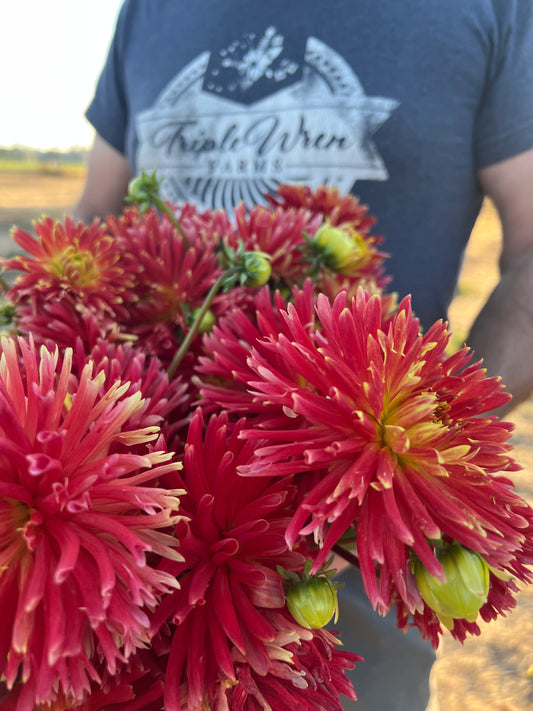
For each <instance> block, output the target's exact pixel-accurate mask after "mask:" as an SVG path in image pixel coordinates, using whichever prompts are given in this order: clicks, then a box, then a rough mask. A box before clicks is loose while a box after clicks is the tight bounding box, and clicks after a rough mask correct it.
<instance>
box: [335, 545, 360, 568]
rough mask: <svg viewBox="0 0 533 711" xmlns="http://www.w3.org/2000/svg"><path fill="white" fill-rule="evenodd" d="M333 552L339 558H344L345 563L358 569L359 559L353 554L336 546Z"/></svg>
mask: <svg viewBox="0 0 533 711" xmlns="http://www.w3.org/2000/svg"><path fill="white" fill-rule="evenodd" d="M333 552H334V553H336V554H337V555H339V556H340V557H341V558H344V560H345V561H346V562H347V563H350V564H351V565H353V566H355V567H356V568H359V558H358V557H357V556H356V555H355V554H354V553H350V551H348V550H346V548H343V547H342V546H339V545H338V544H337V545H335V546H333Z"/></svg>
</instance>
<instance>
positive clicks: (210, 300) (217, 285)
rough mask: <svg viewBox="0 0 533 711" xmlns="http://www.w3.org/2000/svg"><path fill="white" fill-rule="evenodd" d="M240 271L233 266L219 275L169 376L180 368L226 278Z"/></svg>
mask: <svg viewBox="0 0 533 711" xmlns="http://www.w3.org/2000/svg"><path fill="white" fill-rule="evenodd" d="M238 271H239V268H238V267H231V268H230V269H227V270H226V271H225V272H223V273H222V274H221V275H220V276H219V277H218V279H217V280H216V282H215V283H214V284H213V286H212V287H211V289H210V291H209V293H208V294H207V296H206V297H205V301H204V303H203V304H202V307H201V308H200V310H199V311H198V314H197V315H196V318H195V319H194V321H193V324H192V326H191V327H190V329H189V331H188V332H187V335H186V336H185V338H184V339H183V342H182V344H181V346H180V347H179V349H178V350H177V352H176V354H175V356H174V358H173V359H172V362H171V364H170V365H169V367H168V371H167V372H168V377H169V378H173V377H174V375H175V374H176V371H177V369H178V368H179V366H180V363H181V361H182V360H183V358H184V357H185V354H186V353H187V351H188V350H189V348H190V345H191V343H192V342H193V339H194V337H195V336H196V334H197V333H198V331H199V329H200V325H201V323H202V321H203V318H204V316H205V315H206V313H207V311H208V309H209V307H210V306H211V304H212V303H213V299H214V298H215V296H216V295H217V294H218V292H219V291H220V289H221V287H222V286H223V285H224V282H225V281H226V279H227V278H228V277H229V276H231V275H232V274H235V273H236V272H238Z"/></svg>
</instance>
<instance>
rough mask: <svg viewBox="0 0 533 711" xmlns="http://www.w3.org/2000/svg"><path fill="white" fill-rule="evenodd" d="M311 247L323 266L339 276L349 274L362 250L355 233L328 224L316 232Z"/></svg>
mask: <svg viewBox="0 0 533 711" xmlns="http://www.w3.org/2000/svg"><path fill="white" fill-rule="evenodd" d="M313 246H314V248H315V250H316V252H318V254H319V255H320V258H321V260H322V263H323V264H324V266H326V267H328V269H331V270H333V271H335V272H339V273H340V274H349V273H350V270H351V269H352V267H353V265H354V264H355V263H356V262H357V261H358V260H359V259H360V258H361V253H362V251H363V250H364V245H363V243H362V240H361V238H360V237H359V235H358V234H357V232H355V231H352V232H350V231H347V230H345V229H342V228H341V227H333V225H330V224H329V222H326V223H324V224H323V225H322V227H320V229H319V230H318V231H317V233H316V234H315V236H314V238H313Z"/></svg>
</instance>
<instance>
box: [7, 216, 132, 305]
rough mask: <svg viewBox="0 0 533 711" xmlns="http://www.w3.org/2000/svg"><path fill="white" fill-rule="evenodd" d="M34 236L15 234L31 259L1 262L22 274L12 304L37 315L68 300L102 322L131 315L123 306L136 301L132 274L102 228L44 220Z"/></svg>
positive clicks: (26, 257)
mask: <svg viewBox="0 0 533 711" xmlns="http://www.w3.org/2000/svg"><path fill="white" fill-rule="evenodd" d="M35 232H36V234H37V238H34V237H32V236H31V235H29V234H28V233H27V232H25V231H24V230H22V229H20V228H16V229H15V230H14V231H13V239H14V240H15V242H17V244H19V245H20V246H21V247H22V248H23V249H24V250H25V251H26V252H27V253H28V254H27V255H19V256H16V257H14V258H13V259H2V260H0V264H1V265H2V267H3V268H4V269H16V270H18V271H21V272H23V273H22V274H21V275H19V276H18V277H17V279H16V281H15V284H14V286H13V287H12V288H11V289H10V291H9V293H8V296H9V298H10V300H11V301H12V303H14V304H15V305H17V306H25V307H32V308H33V311H35V310H37V311H38V308H39V305H40V304H44V303H47V302H50V301H53V300H60V301H61V300H62V299H65V298H66V299H70V300H71V301H72V302H73V303H75V304H76V303H79V304H81V305H82V306H83V307H85V308H89V309H91V310H92V311H94V312H95V313H99V314H101V315H102V317H105V316H110V315H111V316H113V315H115V313H116V312H117V311H119V312H124V313H126V311H124V306H123V304H124V302H125V301H134V300H135V296H134V294H133V292H132V287H133V274H132V273H131V270H130V269H127V268H125V264H124V262H123V260H122V258H121V251H120V247H119V245H118V244H117V243H116V242H115V240H114V239H113V236H112V235H110V234H109V233H108V232H107V231H106V229H105V228H104V227H103V226H102V225H100V224H98V222H96V221H95V222H93V223H92V224H91V225H89V226H86V225H84V224H83V223H81V222H79V223H74V222H73V220H72V219H70V218H69V217H67V218H66V219H65V222H64V224H62V223H61V222H58V221H54V220H52V218H51V217H45V218H43V219H42V220H41V221H39V222H36V223H35Z"/></svg>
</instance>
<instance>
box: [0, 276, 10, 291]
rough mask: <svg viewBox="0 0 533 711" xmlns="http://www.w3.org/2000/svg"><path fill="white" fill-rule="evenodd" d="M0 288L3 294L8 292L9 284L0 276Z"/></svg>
mask: <svg viewBox="0 0 533 711" xmlns="http://www.w3.org/2000/svg"><path fill="white" fill-rule="evenodd" d="M0 286H1V287H2V289H3V290H4V291H5V292H7V291H9V284H8V283H7V281H4V279H3V278H2V277H1V276H0Z"/></svg>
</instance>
